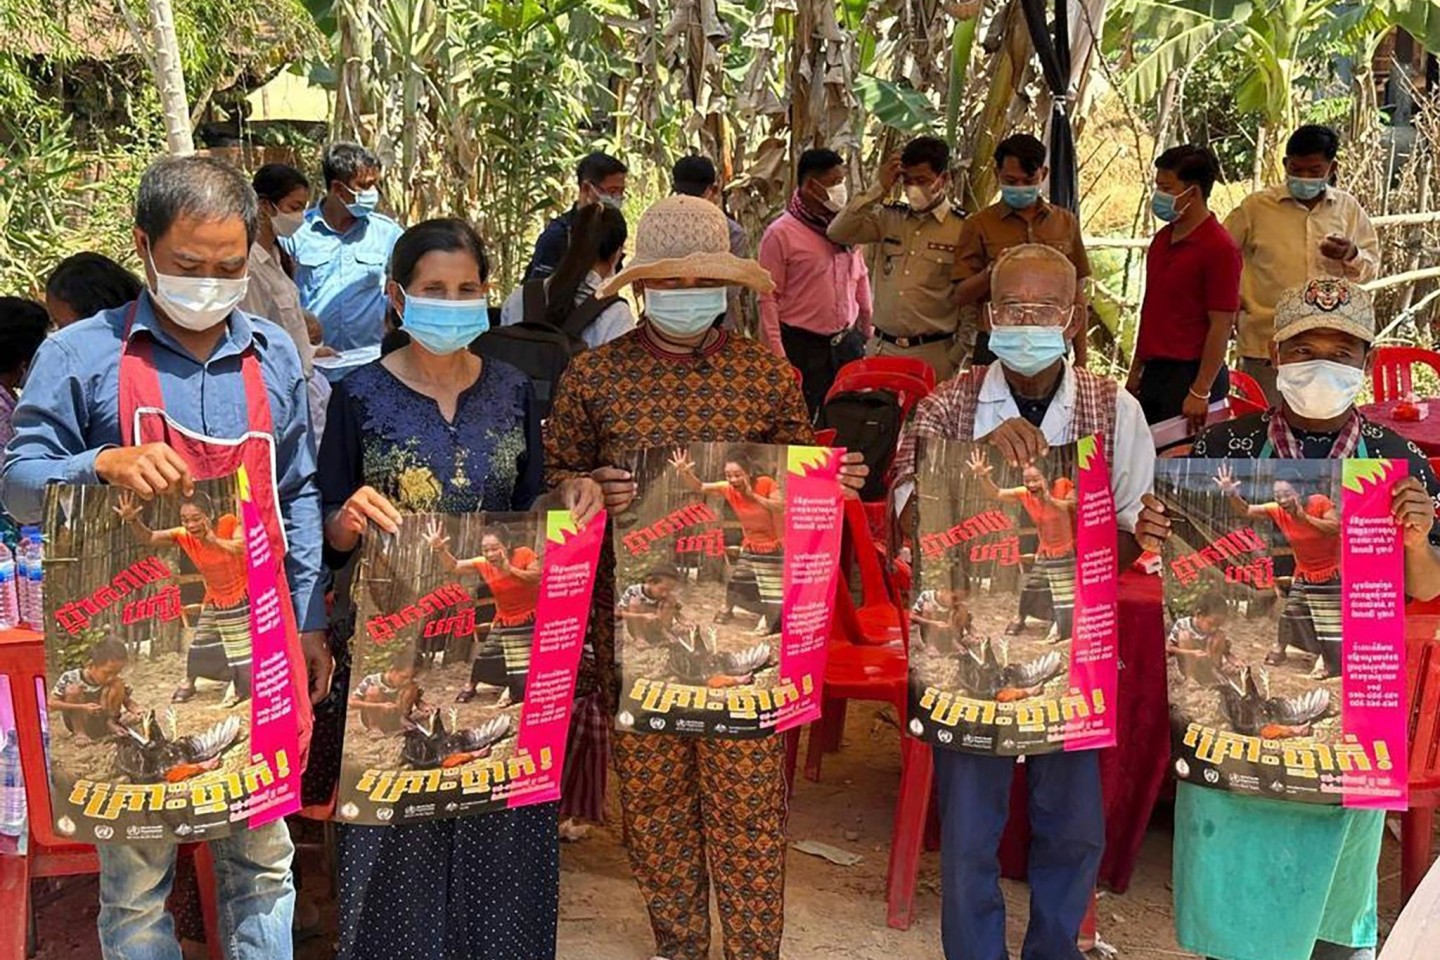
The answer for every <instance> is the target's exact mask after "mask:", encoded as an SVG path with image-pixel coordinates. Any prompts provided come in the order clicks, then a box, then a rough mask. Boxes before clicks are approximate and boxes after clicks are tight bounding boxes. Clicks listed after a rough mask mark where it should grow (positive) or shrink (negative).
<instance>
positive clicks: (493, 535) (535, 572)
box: [429, 523, 543, 707]
mask: <svg viewBox="0 0 1440 960" xmlns="http://www.w3.org/2000/svg"><path fill="white" fill-rule="evenodd" d="M429 536H430V547H431V549H432V550H434V551H435V552H436V554H438V555H439V557H440V562H441V563H442V564H443V565H444V566H445V568H446V569H448V570H449V571H451V572H452V573H455V574H464V573H474V574H478V575H479V576H480V578H481V579H482V580H484V582H485V585H486V587H487V588H488V589H489V592H490V596H491V597H492V598H493V599H494V601H495V618H494V620H492V621H491V624H490V634H489V636H488V637H486V639H485V641H484V642H483V643H482V645H481V648H480V650H479V651H478V652H477V653H476V655H475V662H474V664H473V666H472V667H471V670H470V685H469V686H468V687H466V688H465V689H464V690H462V691H460V694H459V696H457V697H456V698H455V700H456V702H457V703H469V702H470V701H471V700H473V699H474V698H475V695H476V693H477V692H478V690H479V688H480V686H482V685H483V686H490V687H502V688H503V689H502V690H501V693H500V699H499V701H498V702H497V703H496V706H498V707H508V706H510V704H512V703H514V702H516V701H519V700H522V699H524V697H525V678H526V676H527V675H528V674H529V672H530V646H531V642H532V641H533V640H534V636H535V608H536V606H537V605H538V604H539V602H540V576H541V573H542V572H543V571H542V567H541V564H540V558H539V557H538V556H536V554H535V551H534V550H531V549H530V548H529V547H514V548H513V549H512V547H511V545H510V534H509V532H508V531H506V530H504V529H501V528H498V527H497V528H495V529H493V530H487V531H486V532H485V535H484V536H483V537H481V538H480V556H478V557H473V558H471V559H468V560H460V559H457V558H456V557H455V555H454V554H452V553H451V552H450V538H449V537H446V536H444V535H443V534H442V533H441V531H440V526H439V524H438V523H437V524H435V525H434V526H432V527H431V529H430V533H429Z"/></svg>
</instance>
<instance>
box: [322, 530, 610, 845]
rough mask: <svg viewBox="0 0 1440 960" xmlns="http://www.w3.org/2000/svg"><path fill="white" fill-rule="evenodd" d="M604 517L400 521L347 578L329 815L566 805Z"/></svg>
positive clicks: (414, 815)
mask: <svg viewBox="0 0 1440 960" xmlns="http://www.w3.org/2000/svg"><path fill="white" fill-rule="evenodd" d="M604 530H605V516H604V514H603V513H602V514H601V515H600V516H599V517H597V518H595V519H594V520H592V521H591V522H590V523H589V524H587V525H586V527H585V529H584V530H580V529H577V528H576V526H575V523H574V521H573V520H572V519H571V517H570V514H569V512H568V511H558V510H557V511H549V512H544V511H539V512H535V513H523V514H522V513H488V514H481V513H472V514H465V515H462V516H449V515H443V514H406V515H405V516H404V518H403V520H402V522H401V524H400V532H399V533H398V534H395V535H393V536H392V535H387V534H378V533H372V534H371V535H370V536H367V537H366V538H365V543H364V545H363V547H362V549H361V556H360V568H359V572H358V573H357V575H356V578H355V587H354V589H355V591H356V596H355V607H356V610H357V614H358V615H357V619H356V624H355V635H354V638H353V639H352V640H351V655H352V658H353V663H354V668H353V669H352V670H351V680H352V685H351V689H349V690H347V691H345V692H344V693H345V695H346V696H347V697H348V698H349V699H348V703H347V707H346V719H345V746H344V755H343V760H342V764H341V771H340V786H339V796H338V799H337V807H336V815H337V817H338V818H339V819H340V820H342V821H344V822H346V823H359V824H367V825H371V826H377V825H385V824H404V823H418V822H422V821H426V820H434V819H439V818H444V817H463V816H470V815H472V814H480V813H486V812H490V811H494V810H504V809H509V808H513V807H521V806H527V805H529V804H532V803H548V802H550V801H553V800H558V799H559V798H560V781H561V770H562V768H563V766H564V763H565V738H566V735H567V733H568V731H569V729H570V707H571V701H572V700H573V698H574V690H575V675H576V672H577V670H578V668H579V664H580V652H581V646H582V644H583V642H584V637H585V627H586V624H587V623H588V622H589V614H590V593H591V590H592V589H593V586H594V582H595V567H596V564H597V562H598V561H599V555H600V545H601V542H602V539H603V537H604Z"/></svg>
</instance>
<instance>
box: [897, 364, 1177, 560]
mask: <svg viewBox="0 0 1440 960" xmlns="http://www.w3.org/2000/svg"><path fill="white" fill-rule="evenodd" d="M962 377H963V375H962V376H960V377H953V378H951V379H950V380H947V381H945V383H943V384H941V385H940V387H939V388H938V389H936V391H935V392H934V393H932V394H931V395H930V396H928V397H926V398H925V399H924V400H922V401H920V404H919V406H918V407H916V409H915V417H914V419H913V420H912V421H911V423H910V426H909V427H908V428H906V431H905V438H904V440H902V441H901V444H900V450H899V452H898V453H897V454H896V455H895V468H894V469H895V479H896V485H895V503H896V508H897V509H903V508H904V506H905V503H906V501H908V500H909V497H910V494H911V492H912V491H913V490H914V486H915V483H914V480H915V440H916V438H917V437H921V436H928V437H938V438H941V439H946V440H959V439H971V440H983V439H984V438H985V437H988V436H989V435H990V434H992V433H994V432H995V430H996V429H998V428H999V427H1000V425H1001V424H1003V423H1004V422H1005V421H1007V420H1015V419H1019V418H1020V408H1019V406H1018V405H1017V404H1016V403H1015V396H1014V394H1013V393H1011V392H1010V384H1009V383H1008V382H1007V381H1006V379H1005V369H1004V367H1003V366H1002V365H1001V364H999V363H993V364H991V365H990V369H989V370H988V371H987V372H986V374H985V381H984V382H983V383H982V384H981V385H980V394H979V397H978V398H977V400H976V405H975V418H974V419H975V430H974V433H973V435H972V436H970V437H969V438H962V437H959V436H957V435H956V431H957V429H958V424H959V421H960V416H959V414H960V409H959V405H960V404H961V403H963V402H964V401H963V397H964V389H963V382H962ZM1075 381H1076V374H1075V370H1074V368H1073V367H1072V366H1071V364H1070V362H1069V361H1068V360H1067V361H1065V371H1064V373H1063V374H1062V375H1061V378H1060V385H1059V386H1058V387H1057V388H1056V390H1055V396H1054V397H1053V398H1052V399H1051V401H1050V407H1049V409H1047V410H1046V411H1045V418H1044V420H1043V421H1041V423H1040V432H1041V433H1042V434H1044V435H1045V439H1046V440H1047V441H1048V442H1049V443H1050V444H1052V445H1055V446H1058V445H1060V444H1064V443H1073V442H1074V441H1076V440H1078V439H1079V437H1076V436H1072V434H1071V421H1072V419H1073V418H1074V415H1075V390H1076V384H1075ZM1107 440H1108V442H1107V445H1106V446H1107V449H1106V453H1107V454H1108V455H1109V458H1110V490H1111V492H1112V493H1113V494H1114V496H1115V515H1116V520H1117V522H1118V524H1119V526H1120V529H1121V530H1125V531H1128V532H1131V533H1133V532H1134V531H1135V521H1136V520H1137V519H1139V516H1140V498H1141V497H1142V496H1144V495H1145V494H1147V493H1149V492H1150V490H1151V488H1152V487H1153V486H1154V481H1155V443H1154V441H1153V440H1152V439H1151V436H1150V428H1149V427H1148V426H1147V425H1146V423H1145V414H1144V413H1143V412H1142V411H1141V409H1140V401H1138V400H1136V399H1135V398H1134V397H1133V396H1131V395H1130V393H1128V392H1127V391H1125V390H1117V391H1116V394H1115V436H1114V437H1111V438H1107Z"/></svg>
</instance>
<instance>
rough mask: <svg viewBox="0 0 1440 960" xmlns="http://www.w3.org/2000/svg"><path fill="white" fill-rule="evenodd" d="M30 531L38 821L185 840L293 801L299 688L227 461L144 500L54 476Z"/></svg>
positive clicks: (249, 505) (79, 832) (254, 526)
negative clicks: (39, 676) (44, 726)
mask: <svg viewBox="0 0 1440 960" xmlns="http://www.w3.org/2000/svg"><path fill="white" fill-rule="evenodd" d="M44 530H45V536H46V543H45V580H44V586H45V591H44V608H45V644H46V671H47V674H48V677H49V684H48V689H47V691H46V694H47V696H46V710H47V712H48V715H49V721H50V729H51V731H52V732H53V735H52V736H51V737H50V739H49V761H50V779H51V798H52V804H53V809H54V815H55V829H56V831H57V832H58V833H59V834H60V835H62V836H66V837H73V838H75V839H76V840H77V841H82V842H85V843H135V842H144V841H169V842H176V841H181V842H192V841H201V840H213V839H218V838H220V837H224V836H226V835H227V834H228V833H230V832H231V831H232V830H236V829H245V828H246V826H247V824H248V825H249V826H259V825H261V824H263V823H267V822H269V821H271V820H274V819H277V818H279V817H283V816H284V815H285V814H287V813H289V812H291V811H293V810H296V809H298V807H299V790H298V787H299V783H298V780H299V769H298V744H297V738H296V719H297V717H296V713H295V710H296V709H308V704H305V703H303V702H300V701H298V700H297V691H295V690H294V689H293V684H292V682H291V675H290V671H289V664H288V660H287V658H286V656H285V649H286V642H285V641H286V633H285V630H286V627H285V618H284V616H283V615H282V614H283V608H282V604H284V603H286V602H288V598H286V597H285V596H284V593H283V581H281V580H280V578H279V567H278V564H277V563H276V562H275V558H274V556H273V555H272V554H271V553H270V543H269V541H268V539H267V538H266V536H265V532H264V529H263V527H261V526H260V524H259V522H258V517H257V515H256V510H255V504H254V503H253V502H251V501H250V499H249V493H248V490H247V489H246V485H245V484H244V482H243V481H242V478H241V475H235V476H230V477H225V478H222V479H215V480H206V481H202V482H199V483H197V484H196V485H195V490H194V493H193V494H192V495H190V496H187V497H183V498H179V497H177V498H157V499H154V500H150V501H144V500H140V499H139V498H137V497H135V496H134V495H133V494H130V493H128V492H126V491H123V490H120V489H118V488H115V487H108V486H83V485H77V486H72V485H65V486H60V485H57V486H54V487H52V488H51V489H50V490H49V491H48V492H47V499H46V523H45V527H44ZM298 696H299V697H303V696H304V693H303V691H302V692H299V693H298Z"/></svg>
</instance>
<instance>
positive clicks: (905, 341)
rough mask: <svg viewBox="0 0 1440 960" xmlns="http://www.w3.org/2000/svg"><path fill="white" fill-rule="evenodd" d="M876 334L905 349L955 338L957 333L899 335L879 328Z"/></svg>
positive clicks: (887, 341)
mask: <svg viewBox="0 0 1440 960" xmlns="http://www.w3.org/2000/svg"><path fill="white" fill-rule="evenodd" d="M875 336H877V337H879V338H880V339H881V340H884V341H885V342H886V343H893V344H894V345H895V346H897V347H901V348H903V349H909V348H910V347H923V346H925V344H927V343H939V342H941V341H942V340H954V339H955V334H953V333H922V334H920V335H919V336H915V337H897V336H894V335H892V334H889V333H886V332H885V331H884V330H879V329H877V330H876V331H875Z"/></svg>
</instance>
